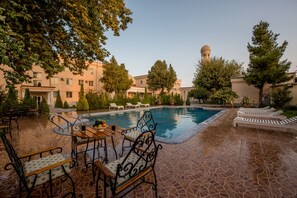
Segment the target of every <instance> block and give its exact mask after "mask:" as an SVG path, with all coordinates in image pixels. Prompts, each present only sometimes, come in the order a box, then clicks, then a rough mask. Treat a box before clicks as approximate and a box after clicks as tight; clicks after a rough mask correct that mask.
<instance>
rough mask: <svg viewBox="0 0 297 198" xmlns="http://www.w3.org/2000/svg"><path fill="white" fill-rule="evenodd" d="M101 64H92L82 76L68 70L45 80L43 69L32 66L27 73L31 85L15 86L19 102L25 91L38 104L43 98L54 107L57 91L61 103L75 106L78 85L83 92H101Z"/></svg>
mask: <svg viewBox="0 0 297 198" xmlns="http://www.w3.org/2000/svg"><path fill="white" fill-rule="evenodd" d="M102 66H103V64H102V63H101V62H93V63H91V64H90V65H89V68H88V69H87V70H84V71H83V74H82V75H74V74H72V72H71V71H69V69H68V68H66V69H65V71H63V72H61V73H58V74H56V75H54V76H53V77H52V78H49V79H47V78H46V74H45V73H44V72H43V69H42V68H41V67H39V66H33V68H32V71H30V72H28V73H29V75H30V76H31V77H32V79H31V83H22V84H20V85H17V86H16V90H17V92H18V98H19V100H22V99H23V98H24V94H25V90H26V88H28V89H29V90H30V94H31V96H33V97H34V98H35V100H36V102H37V104H39V103H40V102H41V100H42V97H44V98H45V99H46V100H47V102H48V104H49V105H54V104H55V101H56V98H57V94H58V91H59V92H60V96H61V99H62V101H63V102H64V101H67V103H68V104H69V105H70V106H72V105H76V103H77V101H78V99H79V92H80V87H81V86H80V85H81V84H83V85H84V92H85V93H88V92H90V91H92V92H100V91H103V89H102V87H103V84H102V83H100V82H99V79H100V78H101V77H102V75H103V68H102ZM0 85H2V87H3V88H4V87H5V85H6V82H5V79H4V76H3V73H2V72H0Z"/></svg>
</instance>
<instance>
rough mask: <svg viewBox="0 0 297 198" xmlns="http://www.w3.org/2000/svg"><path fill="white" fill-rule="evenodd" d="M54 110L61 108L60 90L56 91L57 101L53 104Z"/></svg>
mask: <svg viewBox="0 0 297 198" xmlns="http://www.w3.org/2000/svg"><path fill="white" fill-rule="evenodd" d="M55 108H63V102H62V99H61V96H60V90H58V94H57V99H56V102H55Z"/></svg>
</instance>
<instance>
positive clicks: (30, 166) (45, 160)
mask: <svg viewBox="0 0 297 198" xmlns="http://www.w3.org/2000/svg"><path fill="white" fill-rule="evenodd" d="M63 160H65V158H64V157H63V156H62V155H61V154H54V155H49V156H46V157H42V158H39V159H37V160H31V161H28V162H25V165H24V172H25V174H26V173H30V172H32V171H35V170H39V169H41V168H44V167H46V166H50V165H53V164H55V163H58V162H61V161H63ZM69 165H70V164H65V165H63V166H64V168H65V170H66V172H67V173H70V167H69ZM64 174H65V173H64V171H63V168H62V167H61V166H59V167H57V168H54V169H52V179H55V178H57V177H60V176H62V175H64ZM34 178H35V175H32V176H30V177H28V178H27V182H28V186H29V187H32V185H33V182H34ZM49 179H50V178H49V171H45V172H43V173H41V174H38V176H37V179H36V182H35V185H39V184H43V183H45V182H47V181H49Z"/></svg>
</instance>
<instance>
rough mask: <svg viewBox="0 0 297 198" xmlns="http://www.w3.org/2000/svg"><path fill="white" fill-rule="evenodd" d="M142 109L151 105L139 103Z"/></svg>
mask: <svg viewBox="0 0 297 198" xmlns="http://www.w3.org/2000/svg"><path fill="white" fill-rule="evenodd" d="M137 104H138V105H139V106H140V107H149V106H150V104H142V103H141V102H137Z"/></svg>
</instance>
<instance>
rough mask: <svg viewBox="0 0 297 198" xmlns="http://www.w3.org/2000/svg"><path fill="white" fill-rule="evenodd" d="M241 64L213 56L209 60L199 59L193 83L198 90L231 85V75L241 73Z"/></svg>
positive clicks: (217, 88)
mask: <svg viewBox="0 0 297 198" xmlns="http://www.w3.org/2000/svg"><path fill="white" fill-rule="evenodd" d="M241 71H242V64H240V63H237V62H236V61H234V60H232V61H228V60H224V59H223V58H222V57H221V58H216V57H213V58H211V59H210V60H209V61H199V63H198V65H197V69H196V73H195V74H194V80H193V84H194V87H195V88H197V89H198V90H199V89H200V88H204V89H206V90H219V89H222V88H224V87H231V77H237V76H240V75H241Z"/></svg>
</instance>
